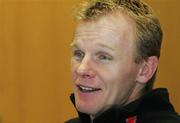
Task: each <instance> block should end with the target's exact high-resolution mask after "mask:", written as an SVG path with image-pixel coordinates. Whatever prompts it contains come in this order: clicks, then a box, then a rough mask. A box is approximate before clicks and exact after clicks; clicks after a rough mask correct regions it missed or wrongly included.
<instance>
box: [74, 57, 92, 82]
mask: <svg viewBox="0 0 180 123" xmlns="http://www.w3.org/2000/svg"><path fill="white" fill-rule="evenodd" d="M76 72H77V74H78V75H79V76H80V77H81V78H83V79H91V78H94V77H95V71H94V69H93V63H92V61H91V59H89V58H87V57H84V58H83V60H82V61H81V62H80V63H79V66H78V68H77V71H76Z"/></svg>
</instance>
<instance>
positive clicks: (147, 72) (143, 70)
mask: <svg viewBox="0 0 180 123" xmlns="http://www.w3.org/2000/svg"><path fill="white" fill-rule="evenodd" d="M157 66H158V58H157V57H156V56H150V57H148V58H147V59H146V60H144V61H143V62H142V63H141V67H140V69H139V72H138V75H137V78H136V81H137V82H139V83H142V84H143V83H147V82H148V80H149V79H151V77H152V76H153V75H154V73H155V71H156V70H157Z"/></svg>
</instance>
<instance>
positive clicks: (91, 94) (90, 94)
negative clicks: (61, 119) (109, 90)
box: [77, 88, 101, 101]
mask: <svg viewBox="0 0 180 123" xmlns="http://www.w3.org/2000/svg"><path fill="white" fill-rule="evenodd" d="M77 92H78V96H79V97H80V98H81V99H83V100H86V101H88V100H90V99H92V98H94V99H96V98H95V97H97V96H98V94H99V93H100V92H101V90H97V91H92V92H83V91H81V90H80V89H79V88H78V91H77Z"/></svg>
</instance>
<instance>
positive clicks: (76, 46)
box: [70, 41, 115, 51]
mask: <svg viewBox="0 0 180 123" xmlns="http://www.w3.org/2000/svg"><path fill="white" fill-rule="evenodd" d="M97 45H98V46H99V47H102V48H106V49H108V50H112V51H114V50H115V49H114V48H113V47H111V46H108V45H105V44H102V43H98V44H97ZM70 47H71V48H72V47H75V48H79V46H78V44H77V43H75V42H74V41H73V42H72V43H71V44H70Z"/></svg>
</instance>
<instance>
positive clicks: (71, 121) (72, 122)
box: [65, 118, 81, 123]
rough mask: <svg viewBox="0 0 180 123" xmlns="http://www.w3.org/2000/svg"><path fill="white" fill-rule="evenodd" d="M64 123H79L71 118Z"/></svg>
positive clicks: (79, 122) (76, 119)
mask: <svg viewBox="0 0 180 123" xmlns="http://www.w3.org/2000/svg"><path fill="white" fill-rule="evenodd" d="M65 123H81V121H80V119H79V118H72V119H70V120H68V121H66V122H65Z"/></svg>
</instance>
